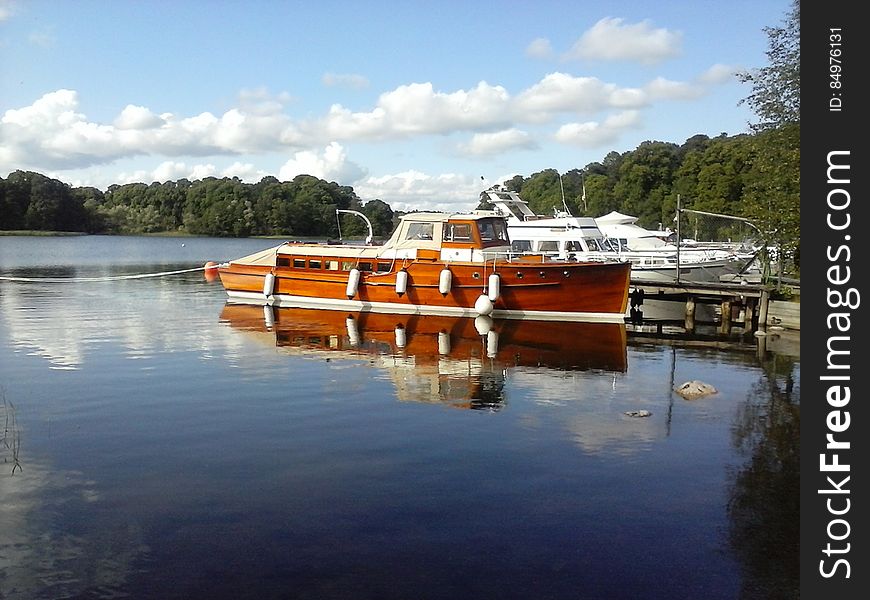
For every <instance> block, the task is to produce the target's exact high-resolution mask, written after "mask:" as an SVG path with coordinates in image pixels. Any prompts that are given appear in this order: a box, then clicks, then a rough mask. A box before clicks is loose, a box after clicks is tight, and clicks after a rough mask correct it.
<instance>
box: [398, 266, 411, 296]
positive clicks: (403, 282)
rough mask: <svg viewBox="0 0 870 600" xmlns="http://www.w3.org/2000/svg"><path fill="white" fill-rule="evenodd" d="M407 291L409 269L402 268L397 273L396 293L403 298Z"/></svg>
mask: <svg viewBox="0 0 870 600" xmlns="http://www.w3.org/2000/svg"><path fill="white" fill-rule="evenodd" d="M406 291H408V271H406V270H405V269H401V270H399V272H398V273H396V293H397V294H398V295H399V297H400V298H401V297H402V295H403V294H404V293H405V292H406Z"/></svg>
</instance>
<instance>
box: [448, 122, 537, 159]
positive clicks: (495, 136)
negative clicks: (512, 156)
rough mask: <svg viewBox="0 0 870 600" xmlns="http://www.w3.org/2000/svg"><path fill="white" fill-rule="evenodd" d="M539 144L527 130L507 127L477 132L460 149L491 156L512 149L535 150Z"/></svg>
mask: <svg viewBox="0 0 870 600" xmlns="http://www.w3.org/2000/svg"><path fill="white" fill-rule="evenodd" d="M537 147H538V144H537V143H536V142H535V141H534V140H533V139H532V138H531V137H530V136H529V134H528V133H527V132H525V131H520V130H519V129H513V128H512V129H505V130H503V131H497V132H495V133H477V134H475V135H474V136H472V138H471V141H469V142H468V143H467V144H461V145H460V146H459V151H460V152H461V153H463V154H468V155H472V156H490V155H495V154H502V153H504V152H509V151H511V150H533V149H535V148H537Z"/></svg>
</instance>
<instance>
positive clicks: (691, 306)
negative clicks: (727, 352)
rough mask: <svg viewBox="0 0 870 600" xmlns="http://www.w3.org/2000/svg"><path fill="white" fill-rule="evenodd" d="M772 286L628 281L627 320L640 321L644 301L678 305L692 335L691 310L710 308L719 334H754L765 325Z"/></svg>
mask: <svg viewBox="0 0 870 600" xmlns="http://www.w3.org/2000/svg"><path fill="white" fill-rule="evenodd" d="M773 289H774V288H773V286H770V285H764V284H760V283H749V282H712V283H707V282H703V283H702V282H687V281H682V282H677V281H674V282H663V281H644V280H641V279H634V278H632V280H631V288H630V293H629V301H630V305H631V311H630V319H634V318H636V319H642V318H643V303H644V301H647V300H659V301H668V302H679V303H682V304H683V306H684V307H685V312H684V315H685V318H684V325H685V330H686V331H687V332H694V331H695V326H696V324H697V323H696V319H695V310H696V307H697V306H698V305H699V304H714V305H718V306H719V309H720V313H719V314H720V318H719V332H720V333H730V332H731V328H732V327H733V326H734V325H740V326H742V327H743V330H744V332H746V333H754V332H756V331H758V330H759V329H765V328H766V327H767V325H768V323H769V321H768V311H769V308H770V296H771V292H772V291H773Z"/></svg>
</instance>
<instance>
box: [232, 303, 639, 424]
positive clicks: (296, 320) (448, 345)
mask: <svg viewBox="0 0 870 600" xmlns="http://www.w3.org/2000/svg"><path fill="white" fill-rule="evenodd" d="M220 320H221V322H223V323H226V324H227V325H229V326H230V327H232V328H233V330H236V331H239V332H243V333H245V334H247V335H249V336H251V337H252V339H257V340H259V341H262V342H264V343H266V344H268V345H270V346H274V347H277V348H279V349H280V350H281V351H282V352H286V353H288V354H291V355H295V356H301V357H306V358H328V359H330V360H333V359H336V358H347V359H365V360H366V361H367V362H369V364H371V365H372V366H373V367H375V368H378V369H379V370H382V371H385V372H387V373H388V374H389V376H390V378H391V379H392V380H393V382H394V383H395V386H396V390H397V396H398V398H399V400H407V401H415V402H433V401H435V402H442V403H448V404H451V405H453V406H461V407H464V408H490V409H491V408H494V407H497V406H498V405H499V404H500V402H501V401H502V400H503V399H501V400H500V399H499V390H501V388H502V387H503V385H504V381H505V377H506V374H507V372H508V371H509V370H510V369H513V368H517V367H533V368H542V369H548V370H553V371H586V370H596V371H599V370H600V371H609V372H618V373H622V372H625V371H626V369H627V358H626V337H627V334H626V326H625V324H624V323H594V322H585V321H568V322H555V321H528V320H520V319H506V320H498V319H492V318H490V317H486V316H478V317H476V318H470V317H446V316H438V315H402V314H386V313H374V312H362V313H348V312H343V311H337V310H323V309H306V308H286V307H275V306H273V305H268V304H267V305H264V306H262V307H261V306H254V305H251V304H236V303H228V304H226V305H225V306H224V308H223V310H222V312H221V315H220ZM536 377H537V376H536Z"/></svg>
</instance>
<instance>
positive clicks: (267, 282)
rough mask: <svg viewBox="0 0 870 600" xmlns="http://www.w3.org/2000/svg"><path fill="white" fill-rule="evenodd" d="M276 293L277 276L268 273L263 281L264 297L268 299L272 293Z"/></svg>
mask: <svg viewBox="0 0 870 600" xmlns="http://www.w3.org/2000/svg"><path fill="white" fill-rule="evenodd" d="M274 291H275V274H274V273H266V277H265V278H264V279H263V297H264V298H268V297H269V296H271V295H272V292H274Z"/></svg>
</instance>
